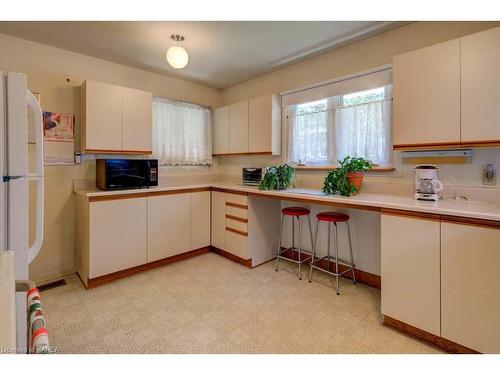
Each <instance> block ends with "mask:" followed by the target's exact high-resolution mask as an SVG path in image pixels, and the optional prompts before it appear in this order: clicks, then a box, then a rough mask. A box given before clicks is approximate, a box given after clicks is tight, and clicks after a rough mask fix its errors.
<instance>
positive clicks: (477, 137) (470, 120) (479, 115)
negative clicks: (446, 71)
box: [461, 27, 500, 142]
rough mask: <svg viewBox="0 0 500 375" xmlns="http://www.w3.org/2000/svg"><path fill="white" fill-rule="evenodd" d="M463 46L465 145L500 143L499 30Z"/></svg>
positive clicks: (474, 37)
mask: <svg viewBox="0 0 500 375" xmlns="http://www.w3.org/2000/svg"><path fill="white" fill-rule="evenodd" d="M461 43H462V46H461V47H462V48H461V57H462V60H461V64H462V69H461V80H462V91H461V96H462V142H481V141H487V142H490V141H496V142H500V120H499V119H500V106H499V105H498V103H499V102H500V85H499V84H498V82H499V81H500V63H499V62H500V27H497V28H494V29H490V30H486V31H482V32H480V33H477V34H472V35H468V36H466V37H463V38H462V39H461Z"/></svg>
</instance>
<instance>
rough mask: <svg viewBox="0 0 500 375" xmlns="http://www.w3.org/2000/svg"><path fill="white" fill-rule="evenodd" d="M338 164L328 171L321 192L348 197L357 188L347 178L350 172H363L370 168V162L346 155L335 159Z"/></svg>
mask: <svg viewBox="0 0 500 375" xmlns="http://www.w3.org/2000/svg"><path fill="white" fill-rule="evenodd" d="M337 162H338V163H339V166H338V167H337V168H335V169H334V170H332V171H330V173H328V175H327V176H326V177H325V180H324V183H323V188H322V190H323V192H325V193H327V194H340V195H342V196H344V197H350V196H351V195H353V194H356V193H357V192H358V191H359V190H358V189H357V188H356V186H354V185H353V184H352V182H351V181H350V180H349V174H350V173H363V172H366V171H367V170H369V169H371V168H372V163H371V162H370V161H368V160H365V159H363V158H351V157H350V156H346V157H345V158H344V159H343V160H337Z"/></svg>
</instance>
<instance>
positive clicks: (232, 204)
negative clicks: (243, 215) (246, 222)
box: [226, 202, 248, 210]
mask: <svg viewBox="0 0 500 375" xmlns="http://www.w3.org/2000/svg"><path fill="white" fill-rule="evenodd" d="M226 206H230V207H236V208H243V209H244V210H248V205H247V204H239V203H233V202H226Z"/></svg>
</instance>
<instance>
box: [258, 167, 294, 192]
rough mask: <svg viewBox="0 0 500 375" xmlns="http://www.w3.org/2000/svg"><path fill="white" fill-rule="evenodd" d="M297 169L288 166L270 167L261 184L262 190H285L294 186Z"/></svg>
mask: <svg viewBox="0 0 500 375" xmlns="http://www.w3.org/2000/svg"><path fill="white" fill-rule="evenodd" d="M294 180H295V168H293V167H291V166H290V165H288V164H283V165H280V166H277V167H269V168H267V169H266V173H265V174H264V177H262V180H261V181H260V183H259V189H260V190H284V189H288V188H289V187H290V186H293V185H294Z"/></svg>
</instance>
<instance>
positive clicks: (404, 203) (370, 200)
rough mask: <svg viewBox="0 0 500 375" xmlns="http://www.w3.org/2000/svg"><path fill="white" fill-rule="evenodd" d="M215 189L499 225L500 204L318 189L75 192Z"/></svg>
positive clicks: (86, 192) (83, 192)
mask: <svg viewBox="0 0 500 375" xmlns="http://www.w3.org/2000/svg"><path fill="white" fill-rule="evenodd" d="M199 188H214V189H224V190H232V191H236V192H244V193H248V194H250V195H254V196H262V197H270V198H279V199H282V200H287V199H290V200H297V199H298V200H303V201H307V203H310V204H317V205H321V204H333V205H335V204H339V205H341V206H348V207H352V208H356V206H359V208H360V209H369V208H374V209H383V208H385V209H395V210H404V211H412V212H422V213H429V214H437V215H449V216H456V217H465V218H472V219H483V220H493V221H499V222H500V204H498V203H490V202H479V201H460V200H453V199H450V200H448V199H446V200H440V201H439V202H424V201H416V200H415V199H414V198H413V196H406V195H389V194H373V193H363V192H361V193H359V194H357V195H354V196H352V197H342V196H339V195H321V194H320V192H319V190H312V189H289V190H278V191H276V190H273V191H262V190H259V189H258V187H256V186H246V185H242V184H241V183H236V182H228V181H215V182H206V183H193V184H169V185H164V186H159V187H155V188H149V189H131V190H119V191H102V190H98V189H96V188H93V189H75V190H74V192H75V194H77V195H80V196H84V197H88V198H90V197H97V196H110V195H122V194H139V193H147V192H160V191H173V190H181V189H199Z"/></svg>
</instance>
